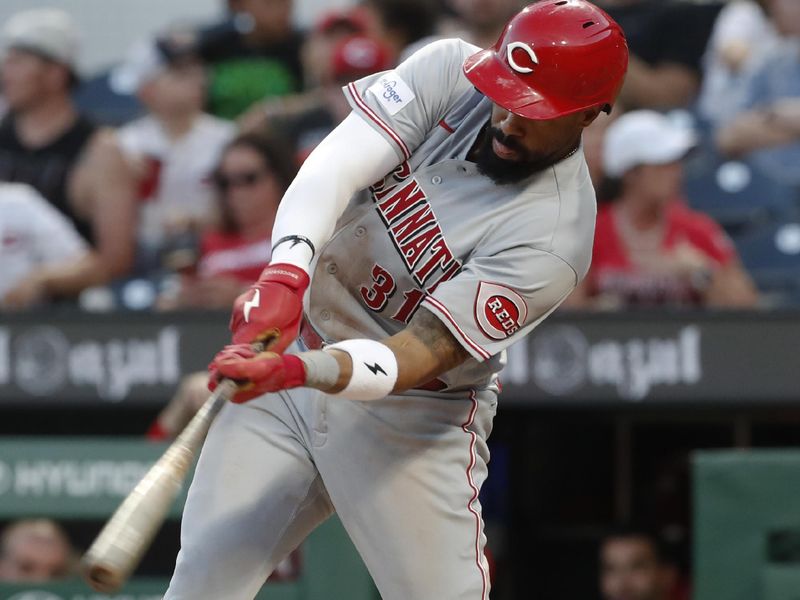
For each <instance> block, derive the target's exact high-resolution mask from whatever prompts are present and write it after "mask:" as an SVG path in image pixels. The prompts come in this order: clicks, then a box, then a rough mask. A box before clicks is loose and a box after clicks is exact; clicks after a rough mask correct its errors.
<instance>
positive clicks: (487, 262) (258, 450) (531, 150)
mask: <svg viewBox="0 0 800 600" xmlns="http://www.w3.org/2000/svg"><path fill="white" fill-rule="evenodd" d="M626 67H627V47H626V43H625V39H624V37H623V34H622V31H621V30H620V28H619V27H618V26H617V24H616V23H614V22H613V21H612V20H611V19H610V18H609V17H608V15H606V14H605V13H604V12H603V11H601V10H600V9H598V8H596V7H595V6H593V5H592V4H589V3H588V2H586V1H585V0H544V1H541V2H537V3H535V4H532V5H530V6H528V7H527V8H526V9H524V10H523V11H522V12H520V13H519V14H518V15H516V16H515V17H514V18H513V19H512V20H511V21H510V22H509V24H508V26H507V27H506V29H505V31H504V33H503V34H502V36H501V38H500V39H499V41H498V42H497V44H496V45H495V46H494V47H493V48H490V49H488V50H479V49H478V48H476V47H474V46H472V45H470V44H467V43H465V42H463V41H461V40H457V39H449V40H442V41H439V42H435V43H433V44H431V45H429V46H427V47H425V48H423V49H422V50H420V51H419V52H417V53H416V54H414V55H413V56H412V57H411V58H409V59H408V60H407V61H406V62H404V63H402V64H401V65H400V66H398V67H397V68H396V69H395V70H392V71H388V72H384V73H379V74H376V75H374V76H370V77H367V78H365V79H362V80H360V81H358V82H355V83H352V84H350V85H348V86H347V87H346V88H345V93H346V94H347V97H348V99H349V101H350V103H351V105H352V108H353V111H352V113H351V114H350V115H349V116H348V117H347V118H346V119H345V121H344V122H343V123H342V124H341V125H340V126H339V127H337V128H336V129H335V130H334V131H333V132H332V133H331V134H330V135H329V136H328V137H327V138H326V139H325V140H324V141H323V142H322V143H321V144H320V145H319V146H318V147H317V149H315V150H314V152H313V153H312V154H311V156H310V157H309V158H308V160H307V161H306V163H305V164H304V166H303V168H302V169H301V171H300V173H299V175H298V176H297V178H296V179H295V181H294V183H293V184H292V186H291V187H290V188H289V190H288V191H287V193H286V195H285V196H284V199H283V202H282V204H281V206H280V209H279V211H278V215H277V219H276V225H275V229H274V232H273V240H274V242H273V255H272V263H271V265H270V266H268V267H267V268H266V269H265V270H264V272H263V274H262V275H261V277H260V279H259V280H258V282H256V283H255V284H254V285H253V286H252V288H251V290H250V291H248V292H246V293H245V294H244V295H243V296H242V297H240V298H239V299H238V300H237V302H236V304H235V306H234V312H233V316H232V320H231V327H232V330H233V341H234V345H232V346H227V347H226V348H225V349H224V350H223V351H222V352H220V353H219V354H218V355H217V356H216V358H215V359H214V362H213V363H212V365H211V382H212V386H213V385H214V384H215V382H216V381H218V379H219V378H220V377H230V378H233V379H236V380H238V381H240V387H239V391H238V393H237V395H236V397H235V399H234V400H235V402H236V403H237V404H230V405H228V406H226V407H225V408H224V409H223V411H222V412H221V413H220V415H219V416H218V417H217V419H216V421H215V422H214V424H213V426H212V428H211V431H210V433H209V436H208V439H207V440H206V442H205V446H204V448H203V451H202V454H201V456H200V459H199V462H198V465H197V471H196V473H195V477H194V481H193V483H192V486H191V489H190V492H189V498H188V501H187V503H186V507H185V509H184V516H183V525H182V533H181V545H182V547H181V551H180V554H179V556H178V560H177V565H176V568H175V573H174V576H173V578H172V582H171V584H170V588H169V590H168V592H167V594H166V596H165V598H167V599H168V600H178V599H180V600H189V599H191V600H198V599H208V600H212V599H213V600H218V599H220V598H226V599H239V598H241V599H250V598H253V596H254V595H255V594H256V593H257V592H258V590H259V588H260V587H261V585H262V584H263V582H264V580H265V579H266V578H267V576H268V575H269V573H270V572H271V571H272V570H273V568H274V567H275V565H276V564H277V563H278V562H279V561H280V560H281V559H282V558H283V557H284V556H285V555H286V554H287V553H288V552H290V551H291V550H292V549H293V548H295V547H296V546H297V545H298V544H300V542H301V541H302V540H303V539H304V538H305V537H306V536H307V535H308V534H309V533H310V532H311V531H312V530H313V529H314V528H315V527H316V526H317V525H319V524H320V523H321V522H322V521H324V520H325V519H327V518H328V517H329V516H330V515H331V514H332V513H333V512H334V511H335V512H336V513H337V514H338V515H339V517H340V519H341V521H342V523H343V524H344V527H345V528H346V530H347V532H348V534H349V535H350V537H351V539H352V540H353V542H354V544H355V546H356V548H357V549H358V551H359V553H360V554H361V556H362V558H363V559H364V561H365V563H366V565H367V567H368V569H369V571H370V573H371V574H372V576H373V578H374V580H375V583H376V585H377V586H378V589H379V591H380V593H381V595H382V597H383V598H385V599H387V600H450V599H462V598H463V599H474V600H485V599H486V598H488V596H489V575H488V569H487V565H486V561H485V559H484V554H483V547H484V543H485V538H484V536H483V524H482V521H481V508H480V505H479V503H478V493H479V491H480V488H481V484H482V483H483V481H484V479H485V478H486V473H487V462H488V460H489V454H488V451H487V446H486V439H487V437H488V436H489V433H490V431H491V426H492V418H493V417H494V414H495V410H496V406H497V394H498V388H499V386H498V383H497V373H498V372H499V371H500V370H501V369H502V367H503V363H504V350H505V349H506V348H507V347H508V346H509V345H510V344H512V343H514V342H515V341H518V340H520V339H521V338H522V337H524V336H525V335H527V334H528V333H529V332H530V331H531V330H532V329H533V328H534V327H535V326H536V325H537V324H538V323H540V322H541V321H542V320H543V319H544V318H545V317H547V315H549V314H550V313H551V312H552V311H553V310H554V309H555V308H556V307H557V306H558V305H559V303H560V302H561V301H562V300H564V298H565V297H566V296H567V295H568V294H569V293H570V292H571V291H572V290H573V289H574V288H575V286H576V284H577V283H578V282H579V281H580V280H581V279H582V278H583V277H584V275H585V274H586V271H587V269H588V267H589V260H590V256H591V245H592V236H593V230H594V220H595V212H596V207H595V198H594V192H593V189H592V186H591V183H590V181H589V174H588V171H587V167H586V163H585V161H584V158H583V154H582V151H581V132H582V129H583V128H584V127H586V126H587V125H588V124H589V123H591V122H592V121H593V120H594V119H595V118H596V117H597V116H598V115H599V113H601V112H603V111H606V112H607V111H609V110H610V109H611V105H612V103H613V102H614V99H615V97H616V95H617V93H618V91H619V89H620V86H621V85H622V80H623V77H624V73H625V70H626ZM309 282H311V283H310V288H309ZM301 324H302V325H301ZM298 335H299V338H297V336H298ZM257 340H263V341H265V342H266V343H267V345H268V347H269V350H270V351H269V352H256V351H254V350H253V349H251V347H250V345H249V344H250V343H251V342H254V341H257Z"/></svg>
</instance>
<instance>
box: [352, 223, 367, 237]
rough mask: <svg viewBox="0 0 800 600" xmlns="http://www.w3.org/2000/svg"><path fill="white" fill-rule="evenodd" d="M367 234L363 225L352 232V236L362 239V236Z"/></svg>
mask: <svg viewBox="0 0 800 600" xmlns="http://www.w3.org/2000/svg"><path fill="white" fill-rule="evenodd" d="M365 233H367V228H366V227H364V226H363V225H359V226H358V227H356V230H355V231H354V232H353V235H354V236H355V237H357V238H360V237H364V234H365Z"/></svg>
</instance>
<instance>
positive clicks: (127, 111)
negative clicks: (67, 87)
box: [74, 71, 143, 127]
mask: <svg viewBox="0 0 800 600" xmlns="http://www.w3.org/2000/svg"><path fill="white" fill-rule="evenodd" d="M74 100H75V104H76V105H77V106H78V109H79V110H80V111H81V112H82V113H83V114H85V115H87V116H89V117H90V118H91V119H92V120H94V121H95V122H96V123H99V124H101V125H109V126H112V127H116V126H118V125H122V124H124V123H127V122H128V121H130V120H132V119H135V118H136V117H138V116H140V115H141V114H142V111H143V108H142V105H141V104H140V103H139V100H138V99H137V98H136V96H132V95H124V94H118V93H116V92H115V91H114V90H113V89H112V88H111V85H110V83H109V71H106V72H103V73H100V74H98V75H95V76H94V77H90V78H88V79H84V80H82V81H81V83H80V85H79V86H78V89H77V90H76V91H75V94H74Z"/></svg>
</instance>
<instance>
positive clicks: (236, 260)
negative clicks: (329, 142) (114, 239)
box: [159, 133, 295, 309]
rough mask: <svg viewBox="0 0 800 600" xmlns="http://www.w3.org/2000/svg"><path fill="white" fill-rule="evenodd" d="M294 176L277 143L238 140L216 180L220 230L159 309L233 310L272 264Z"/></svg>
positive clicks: (205, 241) (248, 137) (206, 238)
mask: <svg viewBox="0 0 800 600" xmlns="http://www.w3.org/2000/svg"><path fill="white" fill-rule="evenodd" d="M294 175H295V171H294V166H293V164H292V158H291V155H290V154H289V153H287V152H286V151H285V150H284V147H283V145H280V144H279V143H278V142H277V141H276V140H274V139H271V138H267V137H265V136H263V135H259V134H257V133H246V134H242V135H240V136H239V137H237V138H235V139H234V140H233V141H232V142H231V143H230V144H229V145H228V146H227V147H226V149H225V151H224V152H223V154H222V159H221V161H220V164H219V166H218V167H217V170H216V172H215V173H214V176H213V182H214V185H215V187H216V190H217V201H218V206H219V225H218V226H217V227H215V228H213V229H211V230H209V231H207V232H206V233H205V234H204V235H203V236H202V239H201V243H200V253H199V260H197V261H196V264H191V263H190V264H183V265H180V270H181V271H182V275H181V280H180V283H179V285H178V286H177V289H175V290H174V291H173V292H172V293H167V294H165V295H164V296H162V298H161V299H160V302H159V307H160V308H162V309H176V308H206V309H210V308H228V307H229V306H230V305H231V304H232V303H233V301H234V300H235V298H236V296H238V295H239V294H240V293H241V292H242V291H243V290H244V289H245V288H246V287H247V286H248V285H249V284H250V283H252V282H253V281H254V280H255V279H256V278H257V277H258V275H259V273H260V272H261V270H262V269H263V268H264V267H265V266H266V265H267V263H268V262H269V257H270V249H271V246H270V235H271V233H272V224H273V221H274V219H275V212H276V211H277V210H278V204H279V202H280V200H281V197H282V196H283V194H284V192H285V191H286V188H288V187H289V184H290V183H291V181H292V179H293V178H294ZM192 262H193V261H192Z"/></svg>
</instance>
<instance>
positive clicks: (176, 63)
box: [0, 0, 800, 311]
mask: <svg viewBox="0 0 800 600" xmlns="http://www.w3.org/2000/svg"><path fill="white" fill-rule="evenodd" d="M522 4H524V3H523V2H521V1H520V0H361V1H360V2H358V3H355V2H354V4H353V6H352V7H350V8H347V9H342V10H338V11H333V12H329V13H326V14H321V15H319V18H318V20H317V22H316V23H315V24H314V26H313V27H312V28H310V29H309V30H307V31H301V30H299V29H298V28H297V27H296V26H295V25H294V20H293V17H292V11H293V3H292V0H229V1H228V2H227V3H226V5H225V10H226V17H225V18H224V19H223V20H221V21H220V22H218V23H209V24H198V25H197V26H194V27H187V26H186V25H182V26H177V25H174V24H171V23H164V26H163V29H162V30H161V31H158V32H156V33H154V34H152V35H149V36H148V37H144V38H142V39H141V40H140V41H139V42H137V43H136V44H134V45H133V47H131V48H129V49H128V51H127V54H126V57H125V59H124V60H123V61H122V62H121V63H120V64H116V65H113V66H111V67H110V69H109V70H108V71H106V72H103V73H99V74H93V75H92V76H86V75H83V74H81V73H79V72H78V70H77V64H78V57H79V53H80V48H81V40H82V38H83V37H84V36H86V35H87V34H88V32H81V31H79V30H78V28H77V26H76V25H75V23H74V21H73V19H72V18H71V17H70V15H69V14H67V13H65V12H63V11H62V10H60V9H58V8H47V9H33V10H28V11H25V12H21V13H18V14H16V15H14V16H13V17H12V18H11V19H9V20H8V21H7V22H6V23H5V24H4V25H3V27H2V31H0V44H1V45H2V63H1V65H0V66H1V68H0V85H1V86H2V90H1V92H0V94H1V95H0V107H2V108H0V110H2V111H3V116H2V120H0V182H2V183H0V233H1V234H2V252H0V273H2V275H3V277H2V278H0V308H1V309H2V310H15V309H27V308H33V307H38V306H42V305H47V304H52V303H67V304H77V305H79V306H80V307H81V308H83V309H85V310H90V311H103V310H111V309H129V310H143V309H144V310H150V309H155V310H175V309H190V308H194V309H196V308H200V309H213V308H226V307H228V306H229V305H230V303H231V301H232V300H233V299H234V298H235V297H236V296H237V295H238V293H239V292H240V291H241V290H242V288H243V287H244V286H245V285H246V284H247V283H248V282H249V281H251V280H252V279H253V278H254V277H255V276H256V275H257V273H258V272H259V270H260V269H261V268H262V267H263V266H264V265H265V263H266V262H267V261H268V260H269V252H270V243H269V237H270V232H271V229H272V221H273V217H274V214H275V210H276V207H277V205H278V203H279V202H280V199H281V196H282V194H283V192H284V191H285V190H286V188H287V186H288V185H289V184H290V183H291V181H292V178H293V176H294V174H295V172H296V170H297V169H298V168H299V166H300V165H301V164H302V162H303V160H304V158H305V157H306V156H308V154H309V153H310V152H311V151H312V150H313V148H314V146H315V145H316V144H317V143H318V142H319V141H320V140H321V139H322V138H323V137H325V135H326V134H327V133H328V132H329V131H331V130H332V129H333V128H334V127H335V126H336V125H337V124H338V123H339V122H340V121H341V120H342V119H343V118H344V117H345V116H346V115H347V113H348V112H349V110H350V107H349V105H348V104H347V101H346V100H345V98H344V95H343V94H342V93H341V86H342V85H344V84H346V83H347V82H348V81H351V80H354V79H357V78H359V77H362V76H365V75H367V74H370V73H373V72H376V71H381V70H385V69H390V68H392V66H393V65H396V64H397V63H398V62H399V61H402V60H403V59H404V58H405V57H406V56H408V55H409V54H411V53H413V52H414V51H415V50H416V49H418V48H420V47H422V46H424V45H425V44H427V43H429V42H430V41H432V40H434V39H436V38H439V37H448V36H459V37H462V38H464V39H466V40H468V41H470V42H472V43H475V44H476V45H478V46H489V45H491V44H493V43H494V41H495V40H496V38H497V37H498V35H499V33H500V32H501V30H502V27H503V25H504V23H505V22H506V20H507V19H508V18H509V16H510V15H512V14H514V12H515V11H516V10H518V9H519V7H520V6H521V5H522ZM598 4H600V5H601V6H602V7H603V8H605V9H606V10H608V11H609V12H610V14H611V15H612V16H613V17H614V18H615V19H617V20H618V22H619V23H620V24H621V25H622V27H623V29H624V30H625V32H626V36H627V38H628V42H629V46H630V49H631V52H632V55H631V62H630V68H629V72H628V76H627V79H626V83H625V87H624V89H623V92H622V95H621V97H620V100H619V103H618V105H617V106H615V108H614V111H613V113H612V115H611V116H610V117H608V118H601V119H598V120H597V122H596V123H595V124H594V125H593V126H592V127H591V128H590V129H589V130H588V131H587V132H586V134H585V138H584V149H585V153H586V156H587V160H588V161H589V164H590V169H591V173H592V177H593V180H594V183H595V186H596V189H597V190H598V199H599V201H600V206H599V212H598V222H597V232H596V239H595V250H594V261H593V267H592V271H591V272H590V274H589V276H588V277H587V279H586V281H585V282H584V284H583V285H582V286H581V287H580V288H579V290H578V291H576V293H575V294H574V295H573V296H572V297H571V298H570V299H569V301H568V305H569V306H572V307H576V308H583V309H618V308H620V307H624V306H664V305H667V306H678V307H681V306H690V307H697V306H712V307H732V308H747V307H756V306H761V307H774V306H785V305H792V304H797V303H798V302H800V266H799V265H800V224H799V223H798V222H797V213H798V209H799V208H800V167H799V166H798V165H800V3H798V2H797V1H796V0H730V1H728V2H693V1H690V0H598ZM187 17H191V15H187Z"/></svg>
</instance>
